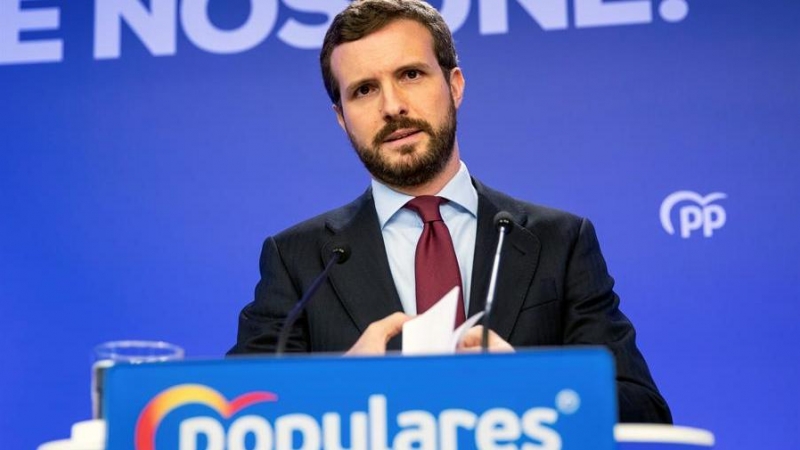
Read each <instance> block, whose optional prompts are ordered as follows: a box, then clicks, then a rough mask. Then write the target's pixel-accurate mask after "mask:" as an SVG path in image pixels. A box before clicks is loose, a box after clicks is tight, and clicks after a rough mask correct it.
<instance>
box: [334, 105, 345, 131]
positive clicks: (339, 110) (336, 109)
mask: <svg viewBox="0 0 800 450" xmlns="http://www.w3.org/2000/svg"><path fill="white" fill-rule="evenodd" d="M331 106H332V107H333V111H334V112H335V113H336V121H337V122H339V126H340V127H342V129H343V130H344V131H347V127H345V125H344V111H342V107H341V106H340V105H337V104H336V103H334V104H333V105H331Z"/></svg>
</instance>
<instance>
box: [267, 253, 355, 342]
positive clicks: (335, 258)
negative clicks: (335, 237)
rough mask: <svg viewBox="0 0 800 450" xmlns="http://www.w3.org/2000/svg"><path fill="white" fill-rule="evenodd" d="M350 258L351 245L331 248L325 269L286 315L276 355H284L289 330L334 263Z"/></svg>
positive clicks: (340, 262)
mask: <svg viewBox="0 0 800 450" xmlns="http://www.w3.org/2000/svg"><path fill="white" fill-rule="evenodd" d="M349 258H350V246H348V245H347V244H339V245H336V246H334V247H333V249H332V250H331V256H330V258H328V262H327V263H326V264H325V270H323V271H322V273H320V274H319V276H317V278H316V279H314V282H313V283H311V287H309V288H308V290H307V291H306V293H305V294H303V297H302V298H301V299H300V301H299V302H297V304H295V305H294V308H292V310H291V311H290V312H289V315H288V316H287V317H286V320H285V321H284V322H283V327H281V332H280V335H278V346H277V347H276V349H275V354H276V355H283V353H284V351H285V350H286V342H287V341H288V340H289V330H291V329H292V325H294V323H295V322H296V321H297V318H298V317H300V313H301V312H303V310H304V309H305V308H306V305H308V302H309V301H311V297H313V296H314V294H315V293H316V292H317V290H319V287H320V286H322V282H323V281H325V279H327V278H328V273H329V272H330V271H331V269H332V268H333V266H334V265H336V264H342V263H344V262H345V261H347V260H348V259H349Z"/></svg>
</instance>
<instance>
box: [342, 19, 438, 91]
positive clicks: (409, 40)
mask: <svg viewBox="0 0 800 450" xmlns="http://www.w3.org/2000/svg"><path fill="white" fill-rule="evenodd" d="M420 61H422V62H428V63H431V62H435V61H436V55H435V54H434V51H433V36H432V35H431V33H430V31H429V30H428V29H427V28H426V27H425V26H424V25H422V24H421V23H419V22H416V21H414V20H410V19H398V20H395V21H392V22H390V23H389V24H387V25H386V26H384V27H382V28H380V29H379V30H377V31H375V32H373V33H370V34H368V35H366V36H364V37H363V38H361V39H358V40H356V41H351V42H345V43H342V44H340V45H338V46H336V47H335V48H334V49H333V52H332V53H331V69H332V70H333V73H334V76H336V78H337V79H338V80H339V82H342V81H344V80H343V79H342V77H346V78H358V77H361V76H366V75H367V74H368V73H370V72H377V71H381V70H393V69H394V68H398V67H402V66H405V65H407V64H409V63H413V62H420Z"/></svg>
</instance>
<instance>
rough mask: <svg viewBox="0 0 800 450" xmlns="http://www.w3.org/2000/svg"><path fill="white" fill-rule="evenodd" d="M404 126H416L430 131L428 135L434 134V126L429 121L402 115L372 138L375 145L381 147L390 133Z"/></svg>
mask: <svg viewBox="0 0 800 450" xmlns="http://www.w3.org/2000/svg"><path fill="white" fill-rule="evenodd" d="M403 128H414V129H417V130H420V131H423V132H425V133H428V136H433V134H434V132H433V127H432V126H431V124H429V123H428V122H426V121H424V120H422V119H412V118H410V117H401V118H399V119H395V120H392V121H391V122H389V123H387V124H386V125H384V127H383V128H381V131H379V132H378V134H376V135H375V139H373V140H372V145H373V147H379V146H380V145H381V144H383V142H384V141H385V140H386V139H387V138H388V137H389V135H390V134H392V133H394V132H395V131H397V130H400V129H403Z"/></svg>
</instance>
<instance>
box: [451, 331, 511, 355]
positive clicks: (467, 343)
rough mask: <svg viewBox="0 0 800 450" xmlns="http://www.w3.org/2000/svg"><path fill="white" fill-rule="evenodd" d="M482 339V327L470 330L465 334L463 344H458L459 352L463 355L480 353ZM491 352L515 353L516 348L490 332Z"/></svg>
mask: <svg viewBox="0 0 800 450" xmlns="http://www.w3.org/2000/svg"><path fill="white" fill-rule="evenodd" d="M482 338H483V326H482V325H476V326H474V327H472V328H470V329H469V330H468V331H467V332H466V334H464V338H463V339H461V342H459V343H458V349H457V351H458V352H461V353H469V352H476V353H477V352H480V351H481V339H482ZM489 351H490V352H492V353H513V352H514V347H512V346H511V344H509V343H508V342H506V341H505V340H503V338H501V337H500V336H498V335H497V333H495V332H494V331H492V330H489Z"/></svg>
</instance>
